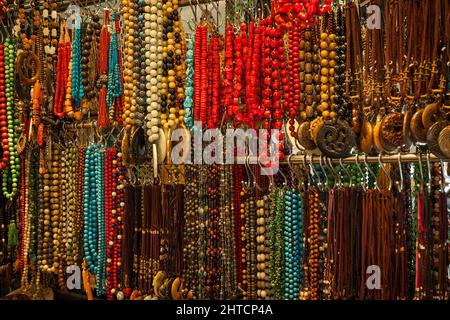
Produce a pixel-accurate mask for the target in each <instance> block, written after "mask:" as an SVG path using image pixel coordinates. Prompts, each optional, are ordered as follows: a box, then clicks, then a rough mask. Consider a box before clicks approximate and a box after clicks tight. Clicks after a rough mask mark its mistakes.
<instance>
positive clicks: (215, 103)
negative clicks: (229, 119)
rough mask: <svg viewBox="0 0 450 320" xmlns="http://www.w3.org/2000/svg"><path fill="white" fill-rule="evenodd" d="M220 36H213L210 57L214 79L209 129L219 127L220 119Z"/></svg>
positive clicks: (212, 81) (211, 83) (211, 84)
mask: <svg viewBox="0 0 450 320" xmlns="http://www.w3.org/2000/svg"><path fill="white" fill-rule="evenodd" d="M219 41H220V39H219V36H218V35H217V34H213V35H212V36H211V42H210V46H211V52H210V55H209V57H210V58H211V63H210V64H209V66H210V68H211V73H212V77H211V78H210V87H211V90H210V91H211V92H210V94H209V95H208V96H209V97H210V98H211V101H210V104H209V105H211V115H210V117H208V121H207V124H208V128H217V127H218V125H219V117H220V98H219V95H220V79H221V74H220V55H219V51H220V44H219Z"/></svg>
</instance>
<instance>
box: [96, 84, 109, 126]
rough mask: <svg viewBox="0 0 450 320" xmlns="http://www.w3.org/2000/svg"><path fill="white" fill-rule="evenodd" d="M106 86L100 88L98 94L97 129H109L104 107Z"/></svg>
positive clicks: (106, 111) (106, 112) (106, 108)
mask: <svg viewBox="0 0 450 320" xmlns="http://www.w3.org/2000/svg"><path fill="white" fill-rule="evenodd" d="M106 94H107V92H106V86H102V88H101V89H100V91H99V93H98V127H99V128H107V127H109V116H108V107H107V105H106Z"/></svg>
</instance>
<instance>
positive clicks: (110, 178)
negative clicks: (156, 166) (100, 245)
mask: <svg viewBox="0 0 450 320" xmlns="http://www.w3.org/2000/svg"><path fill="white" fill-rule="evenodd" d="M124 179H125V176H124V168H123V162H122V154H121V153H120V152H118V150H117V148H115V147H114V148H110V149H108V150H107V151H106V159H105V181H107V182H108V183H107V184H108V185H107V184H106V183H105V214H106V219H105V221H106V244H107V247H106V280H107V283H108V290H107V296H108V299H113V298H114V293H116V292H118V290H121V289H122V288H121V287H122V283H121V275H122V233H123V215H124V206H125V202H124V197H125V195H124V191H125V190H124V184H123V183H124Z"/></svg>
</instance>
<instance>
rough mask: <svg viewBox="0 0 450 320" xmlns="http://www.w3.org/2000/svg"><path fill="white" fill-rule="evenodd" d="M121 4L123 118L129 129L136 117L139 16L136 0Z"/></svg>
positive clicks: (124, 0) (127, 0)
mask: <svg viewBox="0 0 450 320" xmlns="http://www.w3.org/2000/svg"><path fill="white" fill-rule="evenodd" d="M121 5H122V7H123V12H124V14H123V18H124V24H125V32H124V39H125V41H124V52H123V53H124V58H125V60H124V63H123V68H124V70H123V72H124V79H123V80H124V113H123V118H124V121H125V126H126V128H127V129H128V130H130V129H131V127H132V125H133V124H134V118H135V117H136V115H135V112H136V99H135V92H136V79H135V76H136V74H137V73H136V72H135V71H137V69H136V70H135V63H134V60H135V59H134V54H135V51H136V54H139V52H138V50H137V48H135V44H134V39H135V37H136V38H137V29H136V22H135V21H136V20H137V17H136V16H135V14H136V9H135V6H136V5H135V2H134V1H131V0H122V1H121Z"/></svg>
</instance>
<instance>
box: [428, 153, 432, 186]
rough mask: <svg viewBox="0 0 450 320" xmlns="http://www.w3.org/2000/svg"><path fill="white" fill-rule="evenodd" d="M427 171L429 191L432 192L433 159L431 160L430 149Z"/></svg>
mask: <svg viewBox="0 0 450 320" xmlns="http://www.w3.org/2000/svg"><path fill="white" fill-rule="evenodd" d="M427 171H428V192H429V193H430V192H431V183H432V180H433V177H432V176H431V160H430V151H427Z"/></svg>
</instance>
